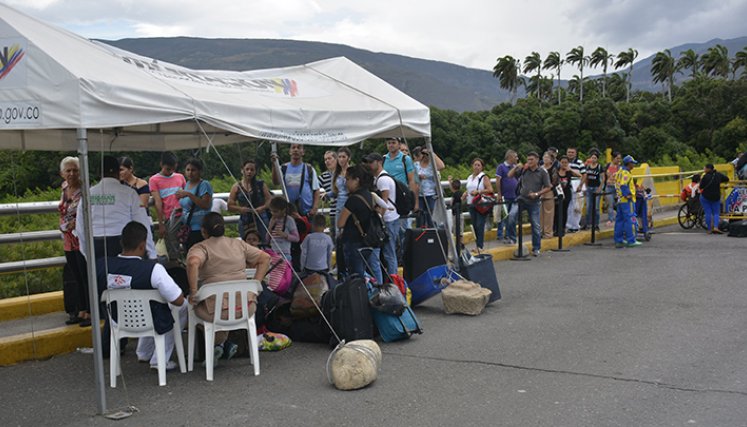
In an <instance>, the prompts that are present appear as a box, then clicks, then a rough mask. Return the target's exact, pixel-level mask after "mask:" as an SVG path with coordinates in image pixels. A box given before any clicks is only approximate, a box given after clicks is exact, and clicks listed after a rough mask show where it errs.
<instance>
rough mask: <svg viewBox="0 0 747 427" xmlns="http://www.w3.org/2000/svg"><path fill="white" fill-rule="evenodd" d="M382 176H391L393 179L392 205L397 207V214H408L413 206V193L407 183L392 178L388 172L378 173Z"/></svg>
mask: <svg viewBox="0 0 747 427" xmlns="http://www.w3.org/2000/svg"><path fill="white" fill-rule="evenodd" d="M382 176H388V177H389V178H392V181H394V188H395V189H394V191H395V199H394V207H395V209H397V213H398V214H399V216H407V215H409V214H410V212H412V210H413V208H414V207H415V193H413V192H412V190H410V187H408V186H407V184H405V183H403V182H400V181H398V180H396V179H394V178H393V177H392V176H391V175H389V174H388V173H386V172H384V173H383V174H381V175H379V178H381V177H382Z"/></svg>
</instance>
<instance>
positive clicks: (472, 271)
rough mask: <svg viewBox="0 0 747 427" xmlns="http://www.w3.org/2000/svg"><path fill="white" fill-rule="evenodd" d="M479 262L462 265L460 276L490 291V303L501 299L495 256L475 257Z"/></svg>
mask: <svg viewBox="0 0 747 427" xmlns="http://www.w3.org/2000/svg"><path fill="white" fill-rule="evenodd" d="M475 258H477V261H476V262H474V263H473V264H468V265H464V263H461V265H460V267H459V274H461V275H462V276H464V278H465V279H467V280H471V281H473V282H475V283H477V284H479V285H480V286H482V287H483V288H487V289H490V291H491V292H492V294H490V300H489V301H488V302H489V303H491V302H493V301H496V300H499V299H501V289H500V288H499V287H498V277H496V274H495V267H494V266H493V256H492V255H490V254H480V255H475Z"/></svg>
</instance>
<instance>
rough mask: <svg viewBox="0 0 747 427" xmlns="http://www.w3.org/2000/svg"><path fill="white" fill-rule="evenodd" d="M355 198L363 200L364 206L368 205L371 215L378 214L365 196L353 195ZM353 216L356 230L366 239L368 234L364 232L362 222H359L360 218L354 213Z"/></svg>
mask: <svg viewBox="0 0 747 427" xmlns="http://www.w3.org/2000/svg"><path fill="white" fill-rule="evenodd" d="M353 197H358V198H359V199H361V200H362V201H363V204H364V205H366V207H367V208H368V209H369V210H370V211H371V214H376V212H375V211H374V210H373V208H372V207H371V205H369V204H368V202H367V201H366V199H365V198H364V197H363V196H361V195H360V194H353ZM351 215H352V216H353V223H354V224H355V228H357V229H358V232H359V233H360V234H361V236H363V237H366V235H367V233H366V232H365V231H363V227H361V222H360V221H359V220H358V217H357V216H356V215H355V214H354V213H351Z"/></svg>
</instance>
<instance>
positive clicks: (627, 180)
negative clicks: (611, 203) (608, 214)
mask: <svg viewBox="0 0 747 427" xmlns="http://www.w3.org/2000/svg"><path fill="white" fill-rule="evenodd" d="M622 164H623V166H622V167H621V168H620V170H619V171H617V174H616V176H615V191H616V192H617V215H616V217H615V247H616V248H622V247H625V246H627V247H629V248H632V247H636V246H641V242H638V241H637V240H636V234H637V231H636V220H635V183H634V182H633V175H632V174H631V173H630V171H631V170H633V168H634V167H635V165H637V164H638V162H636V161H635V159H634V158H633V156H630V155H628V156H625V157H623V160H622ZM625 237H627V244H626V243H625Z"/></svg>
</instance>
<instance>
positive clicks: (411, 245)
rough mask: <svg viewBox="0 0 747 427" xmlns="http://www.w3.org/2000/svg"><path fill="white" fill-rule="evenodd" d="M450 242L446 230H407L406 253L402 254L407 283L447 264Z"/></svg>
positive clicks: (403, 272)
mask: <svg viewBox="0 0 747 427" xmlns="http://www.w3.org/2000/svg"><path fill="white" fill-rule="evenodd" d="M448 242H449V241H448V240H447V239H446V230H443V229H439V230H438V234H436V229H435V228H415V229H408V230H405V241H404V251H403V254H402V263H403V265H402V277H403V278H404V279H405V281H406V282H408V283H409V282H412V281H413V280H414V279H416V278H417V277H419V276H420V275H421V274H423V273H425V272H426V271H427V270H428V269H429V268H431V267H435V266H438V265H444V264H446V258H445V257H444V255H445V254H446V253H448V250H449V246H448V245H449V243H448Z"/></svg>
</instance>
